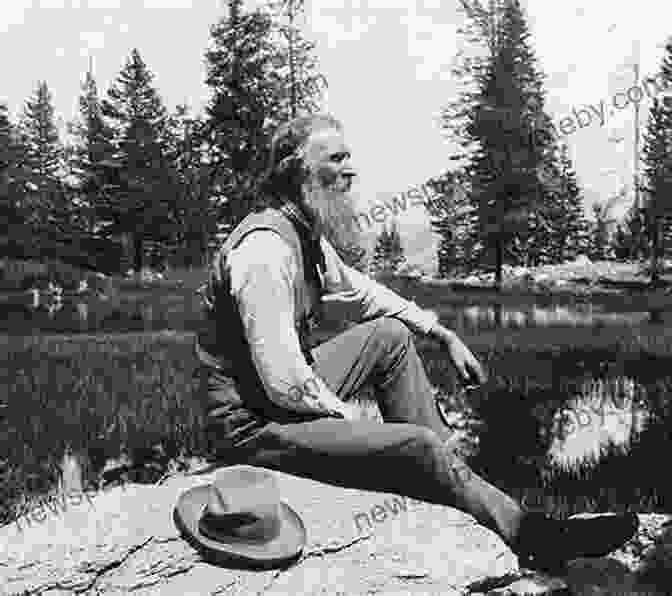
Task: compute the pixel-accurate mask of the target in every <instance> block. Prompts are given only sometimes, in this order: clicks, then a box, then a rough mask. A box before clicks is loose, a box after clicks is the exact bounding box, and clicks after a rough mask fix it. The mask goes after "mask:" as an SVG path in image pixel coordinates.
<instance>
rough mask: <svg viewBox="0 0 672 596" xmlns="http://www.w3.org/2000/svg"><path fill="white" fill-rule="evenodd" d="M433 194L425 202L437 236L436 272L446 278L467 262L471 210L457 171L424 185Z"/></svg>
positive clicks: (462, 268)
mask: <svg viewBox="0 0 672 596" xmlns="http://www.w3.org/2000/svg"><path fill="white" fill-rule="evenodd" d="M424 186H425V187H426V188H427V189H428V190H430V191H431V192H433V193H435V197H433V198H432V200H431V201H429V202H428V203H426V206H427V209H428V211H429V216H430V224H431V227H432V229H433V231H434V232H436V233H437V234H438V235H439V246H438V249H437V261H438V274H439V276H440V277H448V276H450V275H452V274H454V273H456V272H458V271H459V272H464V271H465V270H466V268H467V267H468V263H469V258H468V257H469V252H470V249H471V247H470V246H469V242H468V241H469V225H470V222H471V217H472V209H471V208H470V205H469V203H468V200H467V192H466V189H465V181H464V179H463V177H462V176H461V175H460V173H458V172H450V171H448V172H445V173H444V174H442V175H441V176H439V177H437V178H435V179H434V178H433V179H430V180H428V181H427V182H426V183H425V185H424Z"/></svg>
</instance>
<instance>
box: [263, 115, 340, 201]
mask: <svg viewBox="0 0 672 596" xmlns="http://www.w3.org/2000/svg"><path fill="white" fill-rule="evenodd" d="M325 129H336V130H342V129H343V125H342V124H341V122H340V121H339V120H337V119H336V118H334V117H333V116H331V115H329V114H310V115H306V116H299V117H297V118H294V119H292V120H290V121H289V122H286V123H284V124H281V125H280V126H278V128H277V129H276V131H275V133H274V134H273V138H272V139H271V147H270V153H269V158H268V165H267V167H266V170H265V171H264V173H263V174H262V176H261V179H260V180H259V182H258V184H257V187H256V193H255V194H256V195H257V198H258V199H259V200H260V205H265V204H267V203H268V201H270V200H273V199H280V200H281V201H287V200H290V201H294V200H297V199H298V198H299V197H300V193H301V185H302V184H303V182H304V181H305V179H306V177H307V176H308V171H307V169H306V165H305V151H306V145H307V143H308V139H309V138H310V135H311V134H313V133H314V132H316V131H318V130H325Z"/></svg>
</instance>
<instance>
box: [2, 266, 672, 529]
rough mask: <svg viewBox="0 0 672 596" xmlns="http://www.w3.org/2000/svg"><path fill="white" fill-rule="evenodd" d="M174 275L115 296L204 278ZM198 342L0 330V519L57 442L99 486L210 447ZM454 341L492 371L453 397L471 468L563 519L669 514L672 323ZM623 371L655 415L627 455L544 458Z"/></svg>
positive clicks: (31, 483) (441, 366)
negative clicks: (77, 456) (115, 470)
mask: <svg viewBox="0 0 672 596" xmlns="http://www.w3.org/2000/svg"><path fill="white" fill-rule="evenodd" d="M178 276H179V275H178V274H175V279H170V278H168V279H167V280H165V281H164V282H161V283H159V284H156V285H153V286H152V287H147V286H145V285H143V284H139V283H138V282H133V281H129V280H127V281H123V282H121V283H120V284H119V292H120V294H122V295H126V296H130V295H133V294H136V295H145V294H147V293H150V294H155V295H156V300H157V301H163V300H168V299H169V298H170V296H171V294H172V295H174V293H175V292H176V291H177V289H178V287H179V291H180V292H186V293H187V294H189V293H191V292H192V291H193V290H194V289H195V288H196V287H197V286H198V285H199V284H200V283H201V281H202V279H203V274H202V272H197V271H196V272H190V276H189V275H187V276H185V275H182V276H181V277H182V278H183V279H181V280H179V283H178V281H176V280H177V277H178ZM432 293H434V295H433V296H432V295H431V294H432ZM407 295H408V294H407ZM414 298H417V297H414ZM418 301H419V302H420V303H421V304H422V305H423V306H426V307H431V306H432V305H435V307H436V308H437V309H438V310H439V312H441V311H442V310H444V309H449V308H450V303H449V301H448V300H447V299H446V290H445V288H432V291H431V292H430V290H427V289H425V290H423V293H422V296H421V298H419V299H418ZM187 318H188V319H189V320H195V319H196V318H197V317H196V316H195V315H193V313H191V314H190V315H189V316H188V317H187ZM194 338H195V336H194V329H183V328H177V327H176V328H175V329H174V330H171V331H157V332H138V333H117V334H114V333H111V332H105V333H96V334H91V335H84V334H74V335H68V336H65V335H60V336H58V335H49V336H47V335H38V334H34V335H31V336H23V337H18V336H8V335H0V362H1V363H2V366H0V386H2V387H7V389H8V390H7V399H6V400H5V401H6V402H7V408H5V409H4V410H3V411H2V412H3V413H4V414H3V415H4V419H1V418H0V454H1V456H0V475H1V476H2V482H1V483H0V491H1V492H0V524H3V523H9V522H11V521H12V520H13V519H15V518H16V516H18V515H20V514H21V511H22V508H23V507H25V506H26V503H27V501H28V500H29V499H30V498H35V497H37V496H38V495H44V494H46V493H48V492H49V491H52V490H53V489H54V487H55V486H57V483H58V478H59V463H60V461H61V459H62V456H63V453H64V450H65V449H66V447H68V448H70V449H71V450H73V451H74V452H86V454H87V456H88V464H87V469H86V470H85V477H86V480H87V482H88V483H89V484H90V485H93V486H99V483H100V474H101V472H102V470H103V467H104V465H105V463H106V462H107V461H109V460H111V459H118V458H120V457H122V456H123V457H125V458H127V460H129V461H130V462H131V465H132V466H135V467H136V468H142V467H143V465H144V464H145V463H147V462H150V461H151V462H156V461H157V458H158V461H159V462H160V465H159V468H161V467H162V466H163V469H158V470H155V474H154V475H152V474H149V475H148V476H147V478H148V481H149V480H152V481H155V480H156V479H157V478H158V477H159V476H160V475H161V473H162V472H163V471H165V469H167V468H168V465H169V462H171V461H173V462H174V461H175V460H180V459H184V458H186V457H190V456H196V457H201V456H205V455H206V445H205V441H204V437H203V434H202V425H203V419H202V414H201V408H200V404H199V396H198V393H197V391H196V388H197V378H196V377H195V372H196V360H195V357H194V353H193V345H194ZM463 339H464V340H465V342H466V343H467V345H469V347H470V348H471V349H472V350H473V351H474V352H475V353H476V354H477V355H478V356H479V357H480V358H481V360H482V361H483V362H484V363H485V364H486V367H487V369H488V372H489V376H490V378H489V381H488V383H487V385H486V386H485V387H483V388H481V389H479V390H478V391H476V392H475V393H474V394H472V395H471V396H470V397H469V398H468V400H466V401H465V400H462V401H458V400H456V399H455V400H454V401H453V405H454V407H455V408H458V409H463V410H464V411H468V413H469V416H470V419H471V420H472V422H473V428H474V429H475V431H474V432H476V434H477V435H478V448H477V449H475V450H474V452H473V453H471V454H470V455H469V458H468V459H469V461H470V463H471V465H472V466H473V467H474V469H475V470H476V471H477V472H480V473H483V474H484V475H486V476H487V477H488V479H490V480H491V481H493V482H494V483H495V484H497V485H498V486H500V487H502V488H504V489H506V490H508V491H510V492H511V493H512V494H514V495H515V496H517V497H518V498H525V499H526V500H527V502H529V503H530V504H538V505H542V504H543V505H545V506H548V507H550V508H551V509H553V510H555V511H556V512H558V513H561V514H571V513H574V512H575V511H579V510H620V509H624V508H634V509H636V510H638V511H661V510H663V509H669V507H670V505H672V494H670V493H671V491H672V489H669V488H667V486H668V483H667V482H666V478H665V475H664V473H663V471H662V470H656V469H655V468H653V467H652V465H651V464H652V462H654V461H661V462H664V457H665V455H666V454H667V453H669V450H670V447H671V446H672V438H671V437H670V431H669V429H670V428H672V426H671V420H670V417H671V416H672V414H671V413H670V411H669V400H668V392H669V389H670V387H672V328H667V327H664V326H660V325H642V326H637V327H629V326H620V327H619V326H606V327H601V328H589V327H586V328H571V329H566V328H528V329H520V330H515V331H502V330H493V331H486V332H479V333H475V334H474V335H472V336H463ZM416 345H417V346H418V349H419V352H420V354H421V355H422V358H423V360H424V362H425V366H426V369H427V372H428V375H429V378H430V380H431V381H432V383H433V384H434V385H435V386H436V387H437V388H438V390H439V391H440V392H442V393H443V394H445V395H446V396H448V399H449V400H450V396H452V395H453V394H454V389H455V381H454V376H453V371H452V368H451V366H450V364H449V362H448V360H447V358H446V355H445V352H442V351H441V350H440V349H439V346H438V345H437V344H435V343H433V342H431V341H429V340H426V339H424V338H418V339H417V344H416ZM623 380H629V381H631V382H634V385H635V387H636V391H635V392H636V394H637V395H636V397H637V400H639V402H640V405H639V406H638V407H641V408H646V409H647V411H648V412H649V414H650V422H649V423H648V425H647V427H646V428H644V429H643V430H642V432H640V433H638V434H637V435H636V436H634V437H633V440H632V443H631V444H630V445H629V447H628V449H627V450H626V449H623V448H622V447H620V446H617V445H612V446H611V447H608V448H607V449H606V450H605V452H604V453H603V456H602V457H601V458H599V460H598V459H597V458H593V460H592V461H591V460H587V461H584V462H583V463H582V464H581V465H580V466H572V467H567V466H565V467H562V466H556V465H553V464H552V463H551V462H550V460H549V457H548V450H549V448H550V445H551V443H552V441H553V439H554V438H557V437H559V436H562V433H563V432H564V431H563V426H562V424H558V423H557V416H558V415H560V414H563V413H564V414H563V415H566V414H567V410H566V408H567V404H568V403H569V401H570V400H571V399H573V398H576V397H577V396H580V395H582V393H585V392H586V391H587V389H586V388H587V387H588V386H591V383H592V384H593V385H594V384H595V383H599V387H600V389H599V392H600V393H601V396H600V397H601V399H603V400H606V401H607V402H609V403H612V402H613V403H614V404H616V405H617V406H618V404H619V403H621V404H622V403H623V400H624V397H623V386H624V385H623V382H622V381H623ZM363 399H365V398H363ZM363 405H364V406H365V407H366V408H367V409H368V410H369V411H371V407H370V406H366V404H363ZM374 409H375V408H374ZM157 453H160V456H157V455H156V454H157Z"/></svg>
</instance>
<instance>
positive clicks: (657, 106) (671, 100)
mask: <svg viewBox="0 0 672 596" xmlns="http://www.w3.org/2000/svg"><path fill="white" fill-rule="evenodd" d="M661 77H662V79H663V80H664V81H665V82H666V83H667V86H668V87H669V86H670V85H671V84H672V41H671V42H668V43H667V45H666V47H665V57H664V58H663V64H662V66H661ZM671 130H672V97H663V98H662V101H659V100H658V98H654V100H653V106H652V107H651V109H650V111H649V121H648V124H647V131H646V135H645V139H644V141H645V144H644V158H643V161H644V177H645V180H646V184H644V185H643V190H644V191H645V193H646V194H647V196H648V198H647V200H646V207H645V209H646V218H645V222H646V230H647V236H648V238H649V242H650V253H649V254H650V257H651V264H650V274H651V283H652V284H654V283H657V282H658V281H659V279H660V272H661V260H662V258H663V257H664V256H665V252H666V249H667V245H668V242H667V236H669V235H670V220H671V219H672V209H671V208H670V203H669V197H670V193H671V192H672V144H671V143H670V140H669V139H670V131H671Z"/></svg>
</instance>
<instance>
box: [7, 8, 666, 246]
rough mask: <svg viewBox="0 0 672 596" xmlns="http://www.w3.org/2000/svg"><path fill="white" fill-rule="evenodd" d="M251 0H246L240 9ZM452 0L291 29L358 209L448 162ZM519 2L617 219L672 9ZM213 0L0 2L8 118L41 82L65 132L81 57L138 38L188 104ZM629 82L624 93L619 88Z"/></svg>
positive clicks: (556, 99) (583, 159)
mask: <svg viewBox="0 0 672 596" xmlns="http://www.w3.org/2000/svg"><path fill="white" fill-rule="evenodd" d="M261 2H262V0H255V1H252V0H246V1H245V2H244V6H245V7H246V8H250V7H254V6H256V5H257V4H259V3H261ZM458 5H459V2H458V0H434V1H427V2H413V1H412V0H400V1H398V2H393V1H391V0H386V1H383V0H371V1H370V2H364V1H362V2H357V1H351V2H346V1H345V0H306V16H305V19H304V20H303V21H302V22H301V27H302V29H303V31H304V35H305V36H306V37H307V38H309V39H311V40H313V41H314V42H315V43H316V44H317V45H316V54H317V57H318V60H319V68H320V72H322V73H323V74H324V75H325V76H326V78H327V81H328V83H329V87H328V90H327V92H326V94H325V97H324V102H323V109H324V110H325V111H328V112H330V113H332V114H334V115H335V116H336V117H337V118H339V119H340V120H341V121H342V122H343V124H344V126H345V134H346V139H347V142H348V143H349V144H350V146H351V149H352V157H353V164H354V165H355V167H356V168H357V169H358V172H359V176H358V179H357V183H356V187H355V190H356V192H357V195H358V197H359V200H360V201H361V205H363V206H364V205H370V204H372V203H376V202H379V201H381V200H385V199H386V198H389V197H390V196H392V195H394V194H396V193H400V192H402V191H405V190H408V189H409V188H411V187H415V186H419V185H421V184H422V183H423V182H424V181H425V180H427V179H428V178H430V177H432V176H436V175H438V174H440V173H441V172H443V171H445V170H446V169H447V168H449V166H450V162H449V157H450V156H451V155H453V154H454V153H455V150H456V146H455V145H454V144H453V143H452V142H451V141H450V140H449V139H447V138H446V137H445V134H444V133H443V132H442V130H441V121H440V115H441V111H442V109H443V108H444V107H445V106H446V105H447V104H448V102H450V101H452V100H454V99H456V98H457V97H458V86H457V84H456V80H455V78H454V76H453V75H452V74H451V67H452V66H453V65H454V64H455V63H456V60H457V58H456V54H457V53H458V52H459V51H460V50H461V49H463V48H464V47H465V45H464V41H463V40H462V38H461V36H460V35H459V34H458V32H457V29H458V28H459V27H460V26H461V25H462V24H463V23H464V22H465V16H464V14H463V13H462V12H461V11H460V10H459V8H458ZM522 5H523V7H524V10H525V14H526V16H527V19H528V24H529V27H530V31H531V34H532V35H531V38H530V41H529V43H530V44H531V46H532V49H533V51H534V54H535V56H536V58H537V68H538V69H539V70H540V71H541V72H542V73H544V74H545V75H546V81H545V90H546V94H547V95H546V105H545V109H546V112H547V113H548V114H549V115H550V116H551V118H552V120H553V122H554V124H556V126H559V125H560V124H561V123H562V121H563V119H571V120H565V121H564V125H563V130H564V131H566V134H565V135H564V139H565V140H566V141H567V143H568V145H569V148H570V157H571V158H572V160H573V161H574V166H575V169H576V171H577V175H578V180H579V183H580V185H581V186H582V188H583V191H584V197H585V199H586V206H587V210H588V213H590V211H589V207H590V205H591V204H592V203H593V202H594V201H604V200H606V199H608V198H609V197H611V196H613V195H614V194H615V193H616V192H617V191H618V190H619V189H620V188H621V187H622V186H623V185H627V191H628V193H627V198H626V200H625V201H624V202H622V203H621V204H620V205H617V206H616V207H615V209H614V214H615V215H616V216H620V215H622V214H623V212H624V211H625V210H626V209H627V207H628V206H629V204H630V202H631V201H632V197H633V194H632V180H633V174H634V165H633V164H634V158H633V136H634V135H633V124H634V109H633V107H632V106H633V102H639V104H640V108H641V110H640V122H642V123H643V124H644V123H645V122H646V119H647V115H648V108H649V107H650V105H651V99H650V96H652V95H655V94H656V90H655V87H653V86H649V87H648V90H649V91H648V93H645V92H643V87H642V85H641V82H640V91H637V90H633V83H634V72H633V65H634V63H635V62H639V64H640V73H641V78H644V77H646V76H654V75H656V74H657V73H658V72H659V69H660V63H661V60H662V57H663V55H664V44H665V41H666V39H667V37H668V35H670V34H672V27H669V26H667V24H668V23H672V4H670V3H666V2H661V0H640V1H639V2H637V3H632V2H630V3H622V4H621V3H614V2H612V1H611V0H592V1H591V2H586V1H585V0H583V1H582V0H565V1H564V2H549V1H548V0H523V1H522ZM225 6H226V2H225V1H224V0H0V55H2V56H3V57H5V60H7V58H6V57H8V56H14V57H16V58H17V61H16V66H13V67H12V68H9V69H7V68H6V69H4V72H3V77H2V85H1V86H0V101H4V102H6V103H7V105H8V107H9V109H10V113H11V114H12V115H13V116H14V117H15V118H16V116H17V115H18V114H19V113H20V111H21V110H22V109H23V105H24V102H25V100H26V99H27V98H28V97H30V96H31V95H32V94H33V93H34V91H35V89H36V87H37V84H38V82H39V81H40V80H46V81H47V83H48V85H49V87H50V89H51V91H52V94H53V97H54V105H55V109H56V114H57V116H58V117H59V118H60V128H61V130H63V131H64V128H65V127H64V122H65V121H68V120H71V119H72V118H73V117H74V116H75V115H76V110H77V97H78V95H79V91H80V84H81V81H82V79H83V76H84V73H85V72H86V70H87V68H88V64H89V59H90V57H93V64H94V74H95V76H96V79H97V81H98V85H99V89H101V90H102V91H103V92H104V91H105V90H106V89H107V86H108V85H109V84H110V83H111V82H112V81H113V80H114V79H115V78H116V76H117V75H118V73H119V71H120V70H121V68H122V67H123V65H124V62H125V61H126V59H127V57H128V56H129V55H130V52H131V50H132V49H133V48H134V47H137V48H138V49H139V50H140V53H141V55H142V56H143V58H144V60H145V62H146V63H147V64H148V66H149V68H150V69H151V70H152V72H154V74H155V75H156V78H155V80H154V83H155V85H156V87H157V88H158V90H159V91H160V93H161V95H162V97H163V99H164V102H165V104H166V106H167V107H168V109H170V110H172V109H174V107H175V106H176V105H177V104H178V103H183V102H186V103H187V104H189V105H190V106H191V107H192V111H193V113H199V112H200V111H202V109H203V106H204V105H205V103H206V102H207V100H208V97H209V90H208V88H207V87H206V85H205V83H204V80H205V66H204V61H203V56H204V51H205V49H206V48H207V47H208V44H209V28H210V26H211V25H213V24H214V23H216V22H217V21H218V20H219V19H220V18H222V17H224V16H225V15H226V8H225ZM628 91H630V97H631V100H628V99H627V96H624V95H620V96H617V94H618V93H627V92H628ZM614 101H616V103H617V104H618V106H619V107H618V108H615V107H613V102H614ZM628 101H629V102H630V103H629V105H626V106H625V107H620V106H623V105H624V104H626V103H627V102H628ZM601 102H604V104H601ZM591 106H592V107H591ZM602 106H605V111H604V112H602ZM574 110H576V111H574ZM581 110H582V112H581V113H579V111H581ZM612 112H613V113H612ZM602 114H603V115H602ZM572 121H573V122H574V124H573V125H572ZM577 122H579V123H581V124H580V126H579V125H577ZM603 122H604V123H603ZM399 224H400V229H401V230H402V234H403V235H404V237H405V240H407V241H409V242H410V243H411V244H413V245H414V246H415V244H417V242H416V241H417V240H418V239H417V238H416V236H418V235H419V234H421V230H422V229H423V226H424V227H425V228H428V223H427V218H426V214H425V213H424V210H423V208H422V207H413V208H411V209H409V210H408V211H407V212H405V213H404V214H402V216H400V217H399ZM425 236H426V235H425ZM418 246H420V245H419V244H418Z"/></svg>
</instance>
